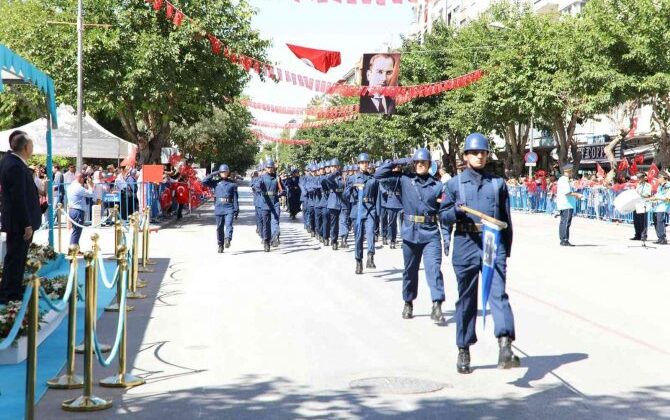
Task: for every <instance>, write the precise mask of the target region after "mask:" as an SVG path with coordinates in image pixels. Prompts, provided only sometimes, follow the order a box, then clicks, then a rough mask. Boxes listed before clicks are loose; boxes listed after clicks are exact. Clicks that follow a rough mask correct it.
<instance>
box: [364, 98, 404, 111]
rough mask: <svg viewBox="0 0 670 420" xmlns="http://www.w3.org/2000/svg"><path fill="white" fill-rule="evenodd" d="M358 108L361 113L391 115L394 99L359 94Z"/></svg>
mask: <svg viewBox="0 0 670 420" xmlns="http://www.w3.org/2000/svg"><path fill="white" fill-rule="evenodd" d="M359 109H360V112H361V113H362V114H384V115H393V113H395V100H394V99H393V98H389V97H388V96H378V97H377V96H361V100H360V108H359Z"/></svg>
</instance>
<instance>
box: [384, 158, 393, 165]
mask: <svg viewBox="0 0 670 420" xmlns="http://www.w3.org/2000/svg"><path fill="white" fill-rule="evenodd" d="M391 162H393V161H392V160H391V159H386V160H385V161H384V164H389V163H391Z"/></svg>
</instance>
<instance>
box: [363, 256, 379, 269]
mask: <svg viewBox="0 0 670 420" xmlns="http://www.w3.org/2000/svg"><path fill="white" fill-rule="evenodd" d="M365 268H377V266H376V265H375V256H374V255H373V254H368V260H367V261H366V262H365Z"/></svg>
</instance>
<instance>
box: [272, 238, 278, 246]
mask: <svg viewBox="0 0 670 420" xmlns="http://www.w3.org/2000/svg"><path fill="white" fill-rule="evenodd" d="M278 246H279V238H274V239H273V240H272V247H273V248H277V247H278Z"/></svg>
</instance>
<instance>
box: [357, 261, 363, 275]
mask: <svg viewBox="0 0 670 420" xmlns="http://www.w3.org/2000/svg"><path fill="white" fill-rule="evenodd" d="M356 274H363V260H356Z"/></svg>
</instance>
